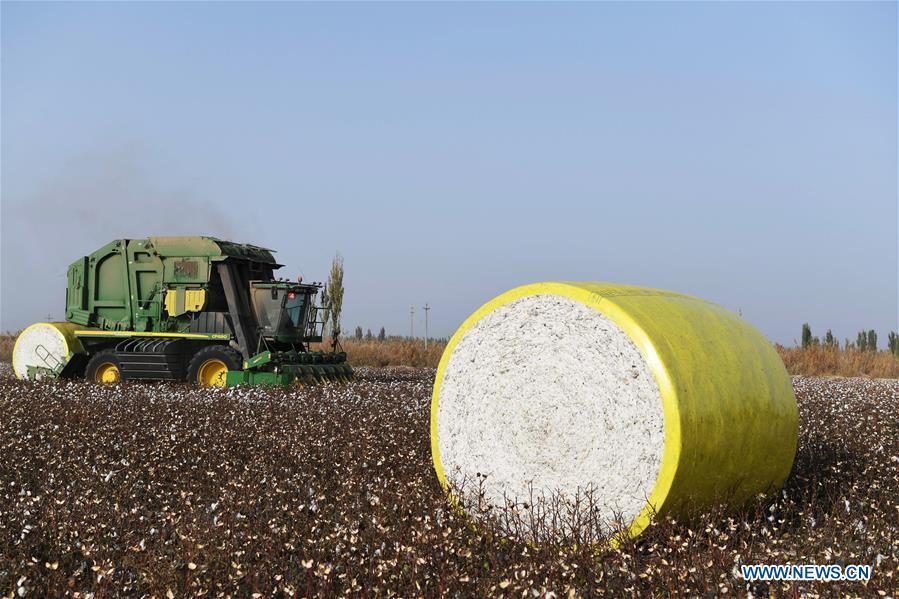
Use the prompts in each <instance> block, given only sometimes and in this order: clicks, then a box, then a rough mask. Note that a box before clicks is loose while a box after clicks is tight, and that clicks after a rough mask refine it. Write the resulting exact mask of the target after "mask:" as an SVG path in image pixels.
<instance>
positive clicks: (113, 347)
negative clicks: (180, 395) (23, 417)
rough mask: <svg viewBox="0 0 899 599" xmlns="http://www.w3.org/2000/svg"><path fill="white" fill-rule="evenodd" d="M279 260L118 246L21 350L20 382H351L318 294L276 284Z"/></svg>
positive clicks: (223, 248) (72, 275)
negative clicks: (329, 341)
mask: <svg viewBox="0 0 899 599" xmlns="http://www.w3.org/2000/svg"><path fill="white" fill-rule="evenodd" d="M280 267H281V265H280V264H277V263H276V262H275V260H274V257H273V255H272V251H271V250H268V249H265V248H261V247H257V246H252V245H243V244H236V243H231V242H228V241H223V240H220V239H216V238H213V237H151V238H149V239H142V240H131V239H121V240H116V241H113V242H111V243H109V244H107V245H106V246H104V247H102V248H100V249H99V250H97V251H96V252H94V253H93V254H91V255H89V256H85V257H84V258H81V259H79V260H77V261H75V262H74V263H73V264H72V265H71V266H70V267H69V272H68V288H67V291H66V322H54V323H37V324H35V325H32V326H31V327H29V328H27V329H26V330H25V331H23V332H22V334H21V335H20V337H19V339H18V340H17V342H16V347H15V348H14V350H13V367H14V369H15V372H16V374H17V375H18V376H19V377H21V378H40V377H44V376H54V377H55V376H79V375H83V376H85V377H86V378H89V379H92V380H95V381H98V382H108V383H113V382H117V381H119V380H122V379H158V380H187V381H190V382H196V383H200V384H203V385H209V386H225V385H227V386H231V385H239V384H277V385H291V384H297V383H305V382H310V383H311V382H326V381H334V380H337V381H343V380H347V379H349V378H350V377H351V376H352V369H351V368H350V367H349V365H348V364H347V363H346V354H345V353H343V352H339V351H337V349H338V346H337V345H336V344H335V345H334V346H332V348H331V351H324V350H322V349H313V344H316V343H319V344H320V343H321V342H322V333H323V327H324V323H323V320H324V319H323V318H322V316H323V315H324V313H323V311H322V308H321V307H320V306H317V305H316V299H317V296H318V292H319V291H320V289H321V285H319V284H317V283H313V284H304V283H302V281H298V282H296V283H294V282H291V281H286V280H283V279H277V278H275V276H274V274H273V273H274V271H275V270H276V269H278V268H280Z"/></svg>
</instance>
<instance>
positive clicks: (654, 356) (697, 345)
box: [431, 282, 798, 536]
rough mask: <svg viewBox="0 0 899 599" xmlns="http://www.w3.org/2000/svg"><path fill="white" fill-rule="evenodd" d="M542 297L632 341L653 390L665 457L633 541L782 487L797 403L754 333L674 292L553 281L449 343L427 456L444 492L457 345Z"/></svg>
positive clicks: (521, 290)
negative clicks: (606, 323) (442, 438)
mask: <svg viewBox="0 0 899 599" xmlns="http://www.w3.org/2000/svg"><path fill="white" fill-rule="evenodd" d="M542 294H549V295H559V296H564V297H568V298H571V299H573V300H575V301H577V302H580V303H582V304H584V305H586V306H589V307H591V308H593V309H595V310H597V311H598V312H600V313H601V314H603V315H604V316H606V317H608V318H609V319H611V320H612V321H613V322H614V323H615V324H616V325H618V327H620V328H621V329H622V330H623V331H624V332H625V333H626V334H627V335H628V336H629V337H630V338H631V339H632V340H633V341H634V343H635V344H636V346H637V347H638V349H639V350H640V352H641V353H642V355H643V356H644V358H645V360H646V362H647V364H648V366H649V368H650V371H651V372H652V375H653V377H654V378H655V382H656V384H657V385H658V387H659V391H660V395H661V398H662V404H663V406H662V408H663V413H664V432H665V435H664V436H665V440H664V449H663V457H662V462H661V467H660V470H659V474H658V476H657V478H656V482H655V486H654V489H653V491H652V493H651V494H650V496H649V498H648V501H647V504H646V506H645V507H644V509H643V510H642V511H641V512H640V514H639V515H638V516H637V517H636V518H635V519H634V520H633V522H631V524H630V526H629V532H630V534H631V535H633V536H636V535H638V534H639V533H640V532H641V531H643V530H644V529H645V528H646V526H647V525H648V524H649V523H650V520H651V518H652V514H653V512H657V513H658V514H659V515H663V516H664V515H673V516H683V515H688V514H689V513H691V512H692V511H693V510H698V509H703V508H707V507H711V506H714V505H718V504H720V503H727V504H729V505H732V506H738V505H740V504H743V503H745V502H746V500H748V499H750V498H752V497H753V496H755V495H757V494H758V493H764V492H769V491H771V490H774V489H777V488H779V487H780V486H781V485H782V484H783V482H784V480H785V479H786V477H787V475H788V474H789V472H790V469H791V467H792V463H793V458H794V456H795V453H796V443H797V437H798V413H797V407H796V399H795V397H794V395H793V389H792V384H791V381H790V377H789V375H788V374H787V372H786V369H785V368H784V365H783V362H782V361H781V360H780V357H779V356H778V355H777V352H776V351H775V350H774V348H773V347H772V346H771V344H770V343H769V342H768V341H767V340H766V339H765V337H764V336H763V335H762V334H761V333H760V332H759V331H758V330H756V329H755V328H754V327H753V326H752V325H750V324H749V323H747V322H746V321H745V320H743V319H742V318H740V317H739V316H737V315H735V314H733V313H731V312H729V311H727V310H725V309H724V308H722V307H720V306H718V305H716V304H713V303H710V302H707V301H704V300H701V299H698V298H694V297H689V296H686V295H681V294H678V293H673V292H668V291H661V290H657V289H648V288H641V287H634V286H626V285H614V284H608V283H588V282H551V283H537V284H533V285H526V286H523V287H518V288H516V289H513V290H511V291H508V292H506V293H504V294H502V295H500V296H499V297H497V298H495V299H493V300H491V301H490V302H488V303H486V304H485V305H484V306H482V307H481V308H480V309H478V310H477V311H476V312H475V313H474V314H472V315H471V316H470V317H469V318H468V319H467V320H466V321H465V322H464V323H463V324H462V326H461V327H460V328H459V330H458V331H457V332H456V333H455V334H454V335H453V337H452V339H450V341H449V344H448V345H447V347H446V350H445V351H444V353H443V357H442V359H441V360H440V365H439V367H438V369H437V377H436V380H435V383H434V392H433V397H432V403H431V452H432V456H433V461H434V468H435V470H436V473H437V477H438V479H439V481H440V484H441V485H442V486H443V487H444V489H447V488H448V485H447V480H446V476H445V474H444V469H443V465H442V463H441V460H440V450H439V444H438V439H437V430H438V426H437V416H438V405H439V399H440V386H441V382H442V380H443V376H444V372H445V369H446V366H447V363H448V361H449V358H450V356H451V355H452V353H453V350H454V348H455V346H456V344H457V343H458V342H459V340H460V339H461V337H462V336H463V335H464V334H465V332H466V331H468V330H469V329H470V328H471V327H472V326H474V324H475V323H477V322H478V321H479V320H480V319H481V318H483V317H484V316H486V315H487V314H489V313H490V312H492V311H493V310H496V309H497V308H499V307H500V306H502V305H504V304H507V303H510V302H512V301H515V300H517V299H520V298H523V297H528V296H532V295H542Z"/></svg>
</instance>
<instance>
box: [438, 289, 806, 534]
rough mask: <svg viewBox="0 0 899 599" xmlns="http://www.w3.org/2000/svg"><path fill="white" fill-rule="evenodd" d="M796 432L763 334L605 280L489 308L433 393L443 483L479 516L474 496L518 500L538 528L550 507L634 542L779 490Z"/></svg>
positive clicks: (516, 297)
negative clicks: (655, 528) (673, 519)
mask: <svg viewBox="0 0 899 599" xmlns="http://www.w3.org/2000/svg"><path fill="white" fill-rule="evenodd" d="M797 436H798V415H797V408H796V399H795V397H794V395H793V389H792V385H791V382H790V377H789V375H788V374H787V372H786V370H785V368H784V365H783V362H781V360H780V357H779V356H778V355H777V353H776V351H775V350H774V348H773V347H772V346H771V345H770V343H769V342H768V341H767V340H766V339H765V337H764V336H763V335H762V334H761V333H760V332H759V331H758V330H756V329H755V328H754V327H753V326H751V325H750V324H749V323H747V322H746V321H745V320H743V319H742V318H740V317H738V316H737V315H735V314H733V313H731V312H729V311H727V310H725V309H724V308H721V307H720V306H717V305H715V304H713V303H710V302H707V301H704V300H701V299H698V298H695V297H690V296H686V295H681V294H678V293H673V292H669V291H661V290H656V289H647V288H641V287H633V286H624V285H613V284H607V283H538V284H534V285H526V286H524V287H519V288H516V289H513V290H511V291H509V292H507V293H504V294H502V295H500V296H499V297H497V298H495V299H493V300H492V301H490V302H488V303H487V304H485V305H484V306H482V307H481V308H480V309H479V310H477V311H476V312H475V313H474V314H473V315H472V316H470V317H469V318H468V319H467V320H466V321H465V322H464V323H463V324H462V326H461V327H460V328H459V330H458V331H457V332H456V333H455V335H453V337H452V339H450V342H449V343H448V345H447V347H446V350H445V351H444V353H443V357H442V359H441V361H440V365H439V367H438V370H437V377H436V381H435V383H434V393H433V398H432V403H431V451H432V455H433V460H434V468H435V470H436V473H437V477H438V479H439V481H440V484H441V485H442V486H443V487H444V489H446V490H448V491H449V492H450V493H451V494H452V495H453V496H454V498H455V499H456V500H457V501H459V504H460V505H462V506H463V507H468V508H470V509H469V513H470V515H472V517H474V518H475V519H479V518H481V517H486V516H485V514H486V513H489V512H490V511H491V510H489V509H488V510H485V511H482V510H480V509H473V507H474V506H475V505H476V504H480V505H481V506H484V505H485V504H486V505H487V506H489V507H493V508H511V510H512V512H511V513H514V514H519V517H517V520H518V526H519V527H520V528H519V530H523V532H525V533H527V534H534V535H537V534H538V531H537V530H536V527H537V526H539V527H540V530H546V529H545V528H544V525H545V523H546V520H545V519H544V520H543V521H542V523H540V521H538V520H537V519H535V518H534V514H535V513H536V514H544V515H545V514H546V513H547V512H550V511H553V510H556V511H558V510H561V511H563V512H565V513H566V514H567V521H569V522H572V523H575V522H580V523H581V524H580V525H581V526H583V525H584V523H588V524H587V526H589V527H590V528H591V530H590V531H589V532H591V533H592V534H593V535H598V536H603V535H609V534H610V533H613V532H615V531H624V532H625V534H629V535H632V536H634V535H637V534H639V533H640V532H641V531H642V530H643V529H644V528H646V526H647V525H648V524H649V523H650V521H651V519H652V518H653V516H654V515H656V514H657V515H660V516H664V515H672V516H687V515H690V514H693V513H695V512H696V511H698V510H702V509H705V508H710V507H713V506H716V505H720V504H722V503H724V504H727V505H731V506H739V505H741V504H744V503H745V502H746V501H747V500H748V499H750V498H752V497H754V496H756V495H758V494H759V493H765V492H770V491H772V490H775V489H777V488H779V487H780V486H781V485H782V484H783V481H784V480H785V479H786V477H787V475H788V474H789V472H790V469H791V467H792V463H793V457H794V455H795V453H796V442H797ZM509 513H510V512H506V515H508V514H509ZM564 519H565V518H563V520H564ZM574 526H577V525H576V524H575V525H574ZM556 532H563V533H564V532H567V531H566V530H565V526H564V525H563V526H562V527H561V528H559V529H558V530H557V531H556ZM581 532H582V533H583V532H584V531H581Z"/></svg>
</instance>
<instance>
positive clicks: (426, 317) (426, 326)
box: [425, 302, 431, 350]
mask: <svg viewBox="0 0 899 599" xmlns="http://www.w3.org/2000/svg"><path fill="white" fill-rule="evenodd" d="M430 309H431V308H430V306H428V304H427V302H425V350H427V349H428V310H430Z"/></svg>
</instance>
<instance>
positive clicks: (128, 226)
mask: <svg viewBox="0 0 899 599" xmlns="http://www.w3.org/2000/svg"><path fill="white" fill-rule="evenodd" d="M0 11H2V15H0V16H2V75H0V76H2V81H0V83H2V135H0V138H2V139H0V141H2V148H0V149H2V164H0V169H2V172H0V175H2V179H0V200H2V211H0V216H2V224H0V232H2V238H0V249H2V273H0V274H2V276H0V299H2V303H0V327H2V328H3V329H13V330H14V329H18V328H20V327H22V326H24V325H27V324H28V323H30V322H32V321H35V320H40V319H44V318H45V317H46V316H47V315H48V314H51V315H54V316H56V317H57V318H58V317H60V316H61V313H62V304H63V301H64V288H65V271H66V267H67V266H68V264H69V263H70V262H71V261H73V260H74V259H75V258H77V257H78V256H80V255H83V254H85V253H87V252H90V251H93V250H94V249H95V248H97V247H99V246H100V245H102V244H104V243H105V242H107V241H109V240H111V239H113V238H120V237H145V236H148V235H158V234H214V235H219V236H223V237H226V238H231V239H234V240H236V241H244V242H252V243H257V244H261V245H267V246H269V247H273V248H275V249H277V250H278V251H279V253H278V257H279V258H280V259H281V261H282V262H284V263H285V264H286V265H287V268H286V269H284V271H283V272H284V273H285V274H287V275H293V274H294V273H298V272H302V273H303V274H304V275H305V277H306V279H307V280H309V279H322V278H324V277H325V276H326V272H327V268H328V264H329V262H330V258H331V257H332V256H333V254H334V252H335V251H340V252H341V253H342V254H343V255H344V256H345V259H346V269H347V271H346V300H345V301H346V304H345V321H344V328H348V329H352V328H353V327H354V326H355V325H357V324H359V325H361V326H363V327H365V328H368V327H370V328H372V329H373V330H375V331H376V330H377V328H378V327H380V326H385V327H387V330H388V332H391V333H398V334H405V333H407V332H408V329H409V306H410V304H414V305H415V306H416V320H417V321H418V322H417V323H416V329H417V331H419V332H420V331H421V330H422V324H421V316H422V311H421V309H420V307H421V306H422V305H423V304H424V303H425V302H429V303H430V305H431V306H432V307H433V309H432V310H431V312H430V314H431V331H432V333H434V334H436V335H449V334H451V333H452V332H453V330H455V328H456V326H458V324H459V323H460V322H461V321H462V320H463V319H464V318H465V317H466V316H467V315H468V314H469V313H470V312H472V311H473V310H474V309H475V308H477V306H479V305H480V304H482V303H483V302H484V301H486V300H488V299H490V298H491V297H493V296H495V295H497V294H499V293H501V292H502V291H505V290H506V289H509V288H511V287H514V286H516V285H520V284H524V283H530V282H535V281H541V280H603V281H614V282H622V283H632V284H638V285H647V286H653V287H661V288H667V289H673V290H676V291H681V292H685V293H691V294H695V295H699V296H701V297H704V298H707V299H710V300H713V301H716V302H718V303H720V304H722V305H724V306H726V307H728V308H730V309H732V310H734V311H737V310H739V311H741V312H742V314H743V315H744V317H746V318H747V319H748V320H750V321H751V322H752V323H754V324H755V325H757V326H758V327H759V328H760V329H761V330H762V331H763V332H764V333H765V334H766V335H768V336H769V338H771V339H772V340H775V341H780V342H784V343H791V342H792V341H793V340H794V339H796V338H798V336H799V330H800V325H801V324H802V323H803V322H805V321H808V322H809V323H811V326H812V328H813V331H814V332H815V333H816V334H823V333H824V330H825V329H826V328H832V329H833V331H834V333H835V334H836V335H837V336H838V337H839V338H840V339H842V338H843V337H850V338H852V339H854V338H855V334H856V332H857V331H858V330H859V329H861V328H865V329H867V328H876V329H878V331H879V332H880V334H881V339H882V340H883V339H885V337H886V333H887V331H888V330H890V329H896V328H897V318H899V315H897V271H899V267H897V75H896V72H897V35H896V23H897V18H896V17H897V14H896V4H895V3H757V2H756V3H659V4H656V3H631V4H618V3H602V4H574V3H572V4H562V3H544V4H537V3H533V4H523V3H522V4H519V3H490V4H470V3H462V4H447V3H440V4H423V3H422V4H407V3H390V4H387V3H385V4H381V3H365V4H354V3H344V4H281V3H271V4H262V3H257V4H251V3H184V4H170V3H158V4H149V3H143V4H141V3H97V4H91V3H71V4H53V3H27V4H26V3H21V4H19V3H8V2H4V3H3V4H2V6H0ZM881 343H883V341H882V342H881Z"/></svg>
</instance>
